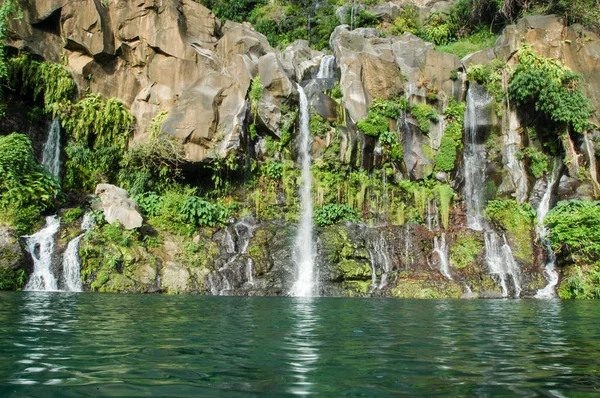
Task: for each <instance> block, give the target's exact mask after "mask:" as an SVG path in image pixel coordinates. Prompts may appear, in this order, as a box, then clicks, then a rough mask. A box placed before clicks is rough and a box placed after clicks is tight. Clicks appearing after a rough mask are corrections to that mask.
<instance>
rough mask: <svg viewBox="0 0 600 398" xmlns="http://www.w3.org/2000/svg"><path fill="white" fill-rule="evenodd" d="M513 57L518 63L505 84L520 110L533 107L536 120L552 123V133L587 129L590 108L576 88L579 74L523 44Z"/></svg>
mask: <svg viewBox="0 0 600 398" xmlns="http://www.w3.org/2000/svg"><path fill="white" fill-rule="evenodd" d="M517 56H518V59H519V64H518V65H517V67H516V69H515V71H514V72H513V74H512V76H511V79H510V84H509V86H508V94H509V96H510V99H511V100H513V101H515V103H516V104H517V105H519V106H520V107H522V108H524V109H534V110H535V113H536V114H535V118H536V119H538V122H537V123H538V124H543V125H547V126H548V125H550V126H555V127H554V129H555V132H556V133H559V134H565V133H568V132H569V131H574V132H577V133H582V132H583V131H584V130H587V129H588V128H589V119H590V117H591V116H592V111H593V108H592V105H591V103H590V100H589V99H587V98H586V97H585V96H584V94H583V92H582V91H581V90H580V89H579V86H580V83H581V79H582V77H581V76H580V75H577V74H575V73H573V72H572V71H571V70H569V69H568V68H567V67H565V66H564V65H562V64H561V63H560V61H558V60H555V59H549V58H545V57H541V56H539V55H537V54H536V53H535V52H534V51H533V50H532V49H531V47H530V46H529V45H527V44H523V45H522V46H521V48H520V49H519V51H518V53H517ZM539 119H541V121H540V120H539Z"/></svg>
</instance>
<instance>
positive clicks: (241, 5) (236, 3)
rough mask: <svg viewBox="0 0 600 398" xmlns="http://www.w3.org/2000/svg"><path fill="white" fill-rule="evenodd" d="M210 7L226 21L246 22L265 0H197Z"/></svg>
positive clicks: (218, 16)
mask: <svg viewBox="0 0 600 398" xmlns="http://www.w3.org/2000/svg"><path fill="white" fill-rule="evenodd" d="M195 1H197V2H200V3H202V5H203V6H205V7H207V8H209V9H210V10H211V11H212V12H213V13H214V14H215V16H217V18H219V19H221V20H223V21H226V20H231V21H235V22H244V21H247V20H248V17H249V16H250V13H251V12H252V10H254V8H256V7H259V6H262V5H264V4H266V3H267V2H266V1H265V0H195Z"/></svg>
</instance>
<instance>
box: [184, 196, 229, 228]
mask: <svg viewBox="0 0 600 398" xmlns="http://www.w3.org/2000/svg"><path fill="white" fill-rule="evenodd" d="M181 214H182V215H183V218H184V219H185V220H186V221H187V222H189V223H190V224H192V225H195V226H198V227H206V226H208V227H214V226H216V225H218V224H223V223H225V221H226V220H227V218H229V216H230V213H229V210H228V209H227V208H225V207H223V206H220V205H214V204H212V203H210V202H208V201H206V200H204V199H202V198H199V197H197V196H191V197H189V198H187V199H186V200H185V201H184V202H183V205H182V206H181Z"/></svg>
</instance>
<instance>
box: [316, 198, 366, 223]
mask: <svg viewBox="0 0 600 398" xmlns="http://www.w3.org/2000/svg"><path fill="white" fill-rule="evenodd" d="M313 219H314V221H315V224H317V225H318V226H320V227H324V226H327V225H332V224H337V223H341V222H346V221H350V222H358V214H357V212H356V210H354V209H353V208H351V207H350V206H347V205H345V204H338V203H330V204H326V205H325V206H323V207H322V208H320V209H317V210H315V211H314V212H313Z"/></svg>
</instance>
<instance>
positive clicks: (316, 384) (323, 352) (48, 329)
mask: <svg viewBox="0 0 600 398" xmlns="http://www.w3.org/2000/svg"><path fill="white" fill-rule="evenodd" d="M0 319H1V320H2V327H1V328H0V396H3V397H17V396H28V397H49V396H64V397H80V396H127V397H136V396H138V397H140V396H141V397H147V396H172V397H174V396H177V397H198V396H226V397H281V396H291V395H300V396H303V395H309V394H313V395H316V396H326V397H340V396H386V397H393V396H399V395H403V396H431V397H449V396H452V397H455V396H464V397H492V396H506V397H508V396H511V397H514V396H530V397H533V396H555V397H559V396H597V395H598V391H599V389H600V374H599V373H598V369H600V329H598V327H597V325H598V324H599V323H600V303H599V302H597V301H558V300H556V301H555V300H469V301H466V300H465V301H460V300H448V301H444V300H423V301H419V300H389V299H326V298H262V297H254V298H247V297H243V298H242V297H201V296H167V295H112V294H69V293H62V294H58V293H32V292H22V293H15V292H0Z"/></svg>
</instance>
